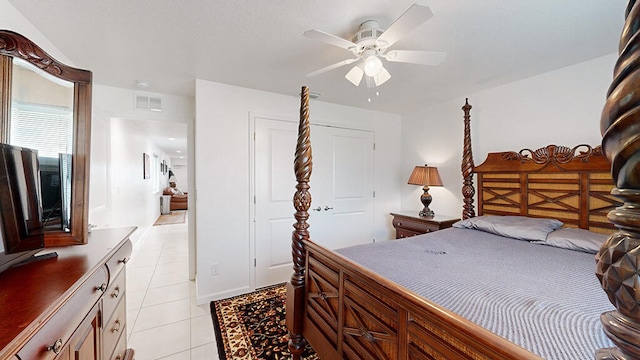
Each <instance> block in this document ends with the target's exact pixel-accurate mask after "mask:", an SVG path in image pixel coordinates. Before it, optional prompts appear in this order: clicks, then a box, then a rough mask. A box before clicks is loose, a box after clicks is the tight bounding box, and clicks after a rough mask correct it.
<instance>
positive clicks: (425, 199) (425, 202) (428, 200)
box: [418, 185, 435, 217]
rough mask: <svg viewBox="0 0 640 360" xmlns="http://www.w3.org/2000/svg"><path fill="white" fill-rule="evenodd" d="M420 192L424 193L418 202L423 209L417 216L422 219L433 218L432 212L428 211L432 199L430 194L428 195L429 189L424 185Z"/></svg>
mask: <svg viewBox="0 0 640 360" xmlns="http://www.w3.org/2000/svg"><path fill="white" fill-rule="evenodd" d="M422 191H424V192H423V193H422V196H420V201H421V202H422V205H424V208H423V209H422V211H420V212H419V213H418V215H420V216H422V217H427V216H433V215H435V213H434V212H433V210H431V209H429V205H431V200H433V198H432V197H431V194H429V187H428V186H426V185H425V186H424V187H423V188H422Z"/></svg>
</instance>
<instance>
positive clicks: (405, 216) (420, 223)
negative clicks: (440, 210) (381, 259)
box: [391, 210, 460, 239]
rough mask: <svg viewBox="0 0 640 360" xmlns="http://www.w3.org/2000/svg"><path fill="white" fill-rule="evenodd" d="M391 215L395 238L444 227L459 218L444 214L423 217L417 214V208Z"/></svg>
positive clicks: (449, 225) (447, 226)
mask: <svg viewBox="0 0 640 360" xmlns="http://www.w3.org/2000/svg"><path fill="white" fill-rule="evenodd" d="M391 215H392V216H393V227H394V228H395V229H396V239H401V238H405V237H409V236H415V235H420V234H425V233H428V232H432V231H438V230H441V229H446V228H449V227H451V225H453V223H455V222H457V221H459V220H460V219H459V218H454V217H451V216H444V215H435V216H431V217H423V216H419V215H418V210H416V211H412V212H409V211H402V212H397V213H391Z"/></svg>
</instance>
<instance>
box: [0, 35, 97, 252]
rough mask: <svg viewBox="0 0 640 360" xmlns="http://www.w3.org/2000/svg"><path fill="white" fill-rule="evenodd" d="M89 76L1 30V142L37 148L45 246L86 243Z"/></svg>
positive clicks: (89, 126) (89, 120)
mask: <svg viewBox="0 0 640 360" xmlns="http://www.w3.org/2000/svg"><path fill="white" fill-rule="evenodd" d="M91 81H92V74H91V72H90V71H87V70H81V69H76V68H73V67H70V66H67V65H65V64H62V63H60V62H58V61H57V60H55V59H53V58H52V57H51V56H50V55H49V54H47V53H46V52H45V51H44V50H42V49H41V48H40V47H39V46H38V45H37V44H35V43H33V42H32V41H30V40H29V39H27V38H25V37H24V36H22V35H20V34H17V33H15V32H12V31H8V30H0V142H1V143H5V144H10V145H14V146H21V147H25V148H31V149H36V150H38V159H39V164H40V181H41V191H42V211H43V225H44V245H45V246H60V245H75V244H85V243H86V242H87V235H88V216H89V207H88V201H89V158H90V148H91V144H90V143H91V141H90V140H91V133H90V131H91Z"/></svg>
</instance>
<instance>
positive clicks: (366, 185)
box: [309, 126, 374, 249]
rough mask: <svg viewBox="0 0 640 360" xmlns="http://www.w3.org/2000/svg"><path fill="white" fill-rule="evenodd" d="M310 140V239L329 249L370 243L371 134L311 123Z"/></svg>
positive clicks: (371, 192)
mask: <svg viewBox="0 0 640 360" xmlns="http://www.w3.org/2000/svg"><path fill="white" fill-rule="evenodd" d="M311 144H312V147H313V151H314V152H313V174H312V176H311V183H310V185H311V195H312V197H313V200H314V201H313V203H312V207H311V208H312V211H310V218H309V224H310V230H309V231H310V232H311V239H312V240H314V241H315V242H317V243H319V244H322V245H324V246H326V247H328V248H330V249H337V248H341V247H346V246H351V245H356V244H364V243H368V242H371V241H372V240H373V211H374V209H373V207H374V201H373V133H372V132H368V131H361V130H353V129H343V128H335V127H322V126H314V127H313V128H312V132H311ZM318 207H319V208H320V209H321V210H320V211H317V210H315V209H318Z"/></svg>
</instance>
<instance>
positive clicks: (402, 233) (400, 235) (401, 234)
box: [396, 229, 422, 239]
mask: <svg viewBox="0 0 640 360" xmlns="http://www.w3.org/2000/svg"><path fill="white" fill-rule="evenodd" d="M420 234H422V233H421V232H415V231H411V230H404V229H396V239H404V238H408V237H412V236H416V235H420Z"/></svg>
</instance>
